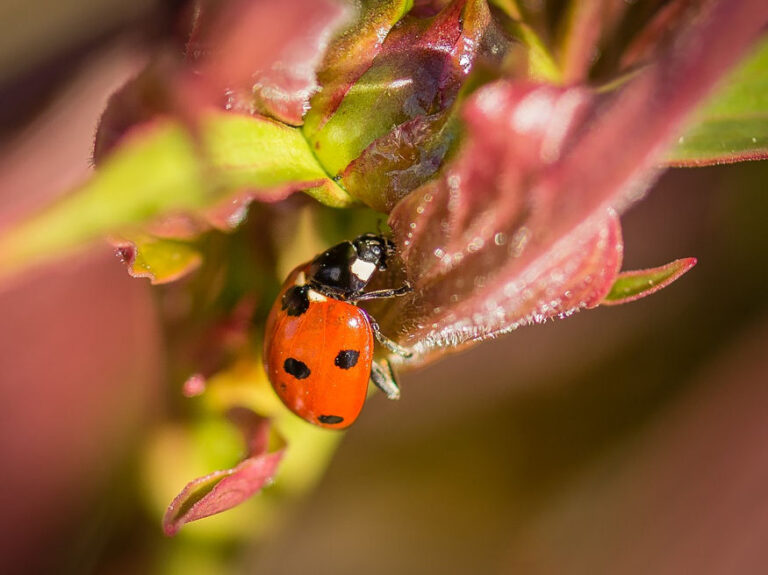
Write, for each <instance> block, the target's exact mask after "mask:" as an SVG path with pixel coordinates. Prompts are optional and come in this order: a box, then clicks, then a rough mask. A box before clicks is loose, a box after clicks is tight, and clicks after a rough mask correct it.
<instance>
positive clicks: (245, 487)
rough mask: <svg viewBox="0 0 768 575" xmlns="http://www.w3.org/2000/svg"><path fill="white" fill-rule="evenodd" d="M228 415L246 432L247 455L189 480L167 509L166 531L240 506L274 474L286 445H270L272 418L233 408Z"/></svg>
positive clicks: (167, 532)
mask: <svg viewBox="0 0 768 575" xmlns="http://www.w3.org/2000/svg"><path fill="white" fill-rule="evenodd" d="M229 416H230V419H231V420H232V421H233V422H234V423H235V424H236V425H237V426H238V427H240V430H241V431H242V432H243V435H244V437H245V442H246V445H247V447H248V456H247V458H246V459H244V460H243V461H242V462H241V463H240V464H238V465H237V466H235V467H233V468H231V469H224V470H221V471H214V472H213V473H211V474H209V475H206V476H204V477H199V478H198V479H195V480H194V481H191V482H190V483H188V484H187V485H186V486H185V487H184V489H183V490H182V491H181V493H179V495H177V496H176V498H175V499H174V500H173V501H172V502H171V504H170V505H169V506H168V509H167V511H166V512H165V516H164V517H163V531H164V532H165V534H166V535H168V536H173V535H176V533H178V531H179V529H181V527H182V526H183V525H184V524H185V523H189V522H191V521H196V520H198V519H202V518H204V517H209V516H211V515H215V514H217V513H221V512H222V511H226V510H227V509H231V508H232V507H235V506H236V505H239V504H240V503H242V502H243V501H245V500H246V499H248V498H249V497H251V496H252V495H254V494H255V493H257V492H258V491H260V490H261V489H262V487H264V486H265V485H267V484H268V483H269V482H270V481H271V480H272V478H273V477H274V475H275V473H276V471H277V467H278V465H279V463H280V460H281V459H282V457H283V453H284V451H285V445H284V442H283V441H282V440H281V439H280V440H279V441H278V444H277V445H275V446H273V447H271V448H270V446H269V430H270V424H269V420H268V419H264V418H262V417H260V416H258V415H257V414H256V413H254V412H253V411H251V410H249V409H245V408H234V409H232V410H230V413H229Z"/></svg>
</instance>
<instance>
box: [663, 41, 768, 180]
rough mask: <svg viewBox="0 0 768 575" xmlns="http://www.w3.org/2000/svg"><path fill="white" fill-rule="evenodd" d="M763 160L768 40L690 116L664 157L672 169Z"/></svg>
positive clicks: (767, 132)
mask: <svg viewBox="0 0 768 575" xmlns="http://www.w3.org/2000/svg"><path fill="white" fill-rule="evenodd" d="M765 158H768V39H765V40H763V41H762V42H761V43H760V44H759V45H758V47H757V50H756V51H755V52H754V53H753V54H752V56H751V57H749V58H747V60H746V61H745V62H744V63H743V64H742V65H741V66H739V68H737V69H736V70H735V71H734V72H733V73H732V74H731V75H730V76H728V77H727V78H726V80H725V81H724V83H723V84H722V88H721V89H720V90H719V91H718V92H717V93H716V94H715V95H714V96H713V97H712V98H710V99H709V100H708V101H707V103H705V104H704V105H703V107H702V108H700V109H699V110H698V111H697V112H696V114H695V115H694V121H693V123H692V124H691V127H690V128H689V129H688V131H687V132H686V133H685V134H683V135H682V136H681V137H680V139H679V140H678V144H677V146H676V147H675V148H674V149H673V150H672V152H671V153H670V154H669V155H668V157H667V161H668V162H669V163H670V164H671V165H673V166H701V165H710V164H720V163H731V162H738V161H741V160H756V159H765Z"/></svg>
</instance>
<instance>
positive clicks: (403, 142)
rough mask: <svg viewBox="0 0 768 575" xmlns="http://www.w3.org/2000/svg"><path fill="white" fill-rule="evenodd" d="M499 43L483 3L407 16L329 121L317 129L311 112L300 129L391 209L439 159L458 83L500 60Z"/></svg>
mask: <svg viewBox="0 0 768 575" xmlns="http://www.w3.org/2000/svg"><path fill="white" fill-rule="evenodd" d="M504 47H505V46H504V41H503V38H502V37H501V35H500V34H498V33H497V31H496V30H495V28H494V26H493V21H492V18H491V14H490V11H489V9H488V6H487V4H486V2H485V1H484V0H453V1H452V2H450V3H449V4H448V5H447V6H446V7H445V8H444V9H443V10H441V11H440V12H439V13H438V14H436V15H434V16H432V17H430V18H418V17H414V16H410V15H409V16H407V17H405V18H403V20H402V21H401V22H400V23H399V25H398V26H397V27H396V28H394V29H393V30H392V31H391V32H390V33H389V34H388V35H387V37H386V40H385V41H384V42H383V44H382V46H381V48H380V50H379V52H378V53H377V54H376V57H375V58H373V59H372V61H371V63H370V67H368V68H367V69H366V70H365V72H364V73H363V74H362V75H360V77H359V78H358V79H357V80H356V81H355V82H354V84H352V85H351V86H350V87H349V89H348V90H347V91H346V92H345V93H344V96H343V99H341V100H340V102H339V103H338V106H337V108H336V109H335V110H333V113H332V114H330V115H329V114H328V111H325V112H324V117H325V116H327V120H324V121H323V123H322V125H321V126H319V127H318V126H316V124H318V122H317V121H315V120H314V119H313V114H310V115H309V116H308V118H307V126H306V127H305V130H304V132H305V134H306V135H307V137H308V140H309V141H310V144H311V145H312V146H313V149H314V151H315V153H316V155H317V157H318V159H319V160H320V162H321V163H322V164H323V166H324V167H325V168H326V170H327V171H328V172H329V173H330V174H332V175H340V176H341V177H342V182H343V185H344V187H345V189H346V190H347V191H348V192H349V193H350V194H351V195H352V196H354V197H356V198H357V199H359V200H361V201H363V202H365V203H367V204H368V205H370V206H371V207H373V208H375V209H377V210H381V211H389V210H390V209H391V208H392V206H394V204H395V203H396V202H397V201H398V200H399V199H400V198H402V197H404V196H405V195H406V194H408V193H409V192H410V191H411V190H413V189H414V188H416V187H418V186H419V185H420V184H422V183H423V182H425V181H426V180H427V179H429V178H430V177H431V176H432V175H434V173H435V172H436V171H437V169H438V168H439V166H440V165H441V164H442V161H443V158H444V157H445V155H446V153H447V152H448V150H449V148H450V146H451V144H452V142H453V141H454V139H455V136H456V134H457V125H456V121H455V117H454V116H455V114H454V105H455V104H456V103H457V101H458V97H459V92H460V89H461V87H462V85H463V83H464V81H465V80H466V78H467V76H468V75H469V74H470V72H471V71H472V70H473V68H474V66H475V64H476V62H477V60H478V59H479V58H480V57H481V56H486V57H487V58H489V59H490V58H497V59H500V58H501V55H502V54H503V52H504ZM356 70H357V68H356ZM314 103H315V102H314V101H313V104H314ZM319 103H320V104H325V105H328V104H329V103H330V102H327V101H325V100H322V101H321V102H319Z"/></svg>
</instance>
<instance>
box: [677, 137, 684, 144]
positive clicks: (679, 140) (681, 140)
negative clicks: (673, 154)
mask: <svg viewBox="0 0 768 575" xmlns="http://www.w3.org/2000/svg"><path fill="white" fill-rule="evenodd" d="M683 142H685V136H680V137H679V138H678V139H677V143H678V144H682V143H683Z"/></svg>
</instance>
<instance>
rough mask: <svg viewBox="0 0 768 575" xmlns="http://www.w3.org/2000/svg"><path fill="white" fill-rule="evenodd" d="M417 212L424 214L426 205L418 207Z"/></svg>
mask: <svg viewBox="0 0 768 575" xmlns="http://www.w3.org/2000/svg"><path fill="white" fill-rule="evenodd" d="M416 213H417V214H423V213H424V206H419V207H418V208H416Z"/></svg>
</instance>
